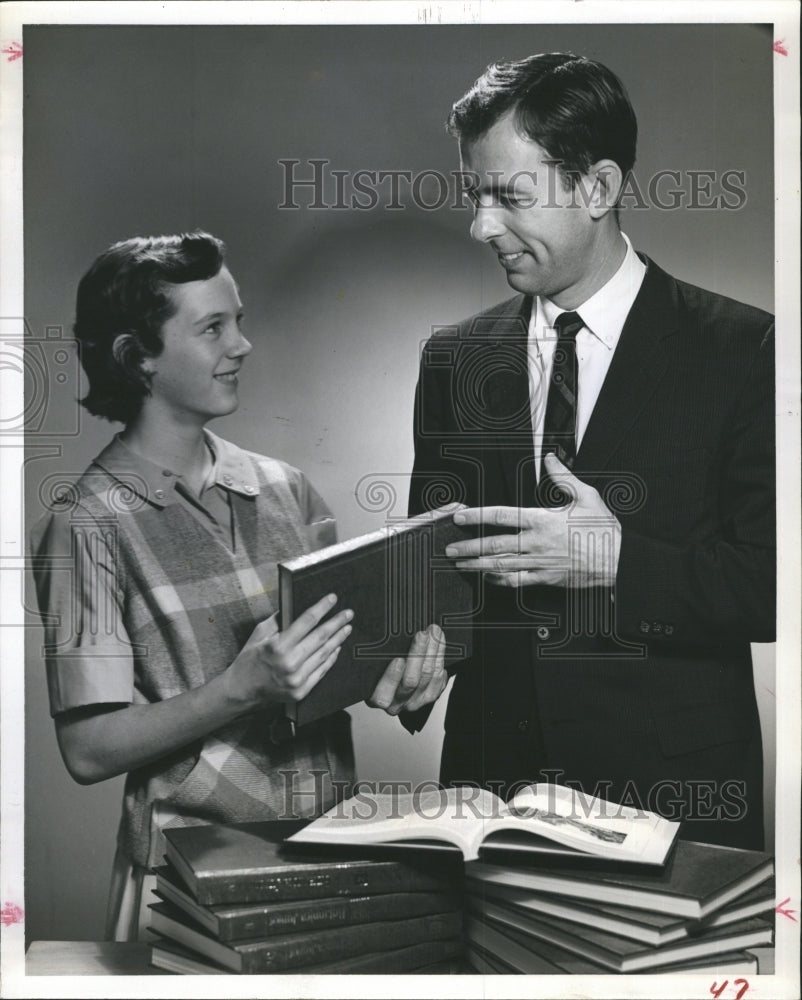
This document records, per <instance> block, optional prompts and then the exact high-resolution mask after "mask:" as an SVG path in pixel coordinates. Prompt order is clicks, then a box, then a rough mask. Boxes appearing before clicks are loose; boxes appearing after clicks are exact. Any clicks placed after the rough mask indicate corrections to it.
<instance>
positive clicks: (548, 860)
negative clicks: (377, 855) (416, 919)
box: [292, 784, 774, 974]
mask: <svg viewBox="0 0 802 1000" xmlns="http://www.w3.org/2000/svg"><path fill="white" fill-rule="evenodd" d="M366 804H368V803H367V802H366V797H365V796H360V799H359V800H356V799H354V800H347V801H346V802H345V803H343V804H341V806H340V807H338V809H337V811H336V814H335V813H334V812H332V813H331V814H324V815H323V816H322V817H320V818H319V819H317V820H315V821H314V822H312V823H310V824H309V825H308V826H306V827H304V828H303V829H302V830H300V831H299V832H298V833H296V834H294V835H293V837H292V840H293V841H302V842H306V843H315V844H336V843H340V844H345V843H347V844H377V843H382V844H385V845H388V844H395V845H396V846H402V845H407V846H408V845H410V844H412V843H415V844H417V845H418V847H419V848H423V847H424V846H426V847H429V848H431V847H434V846H435V844H437V843H439V844H440V847H441V849H442V848H444V847H445V846H446V845H451V850H452V851H455V852H457V851H458V852H459V854H458V856H461V857H462V858H464V860H465V862H466V864H465V907H466V914H465V936H466V958H467V960H468V962H469V963H470V964H471V966H472V967H473V969H475V970H476V971H480V972H485V973H487V972H489V973H496V972H517V973H544V972H545V973H548V972H551V973H555V974H559V973H562V974H565V973H577V974H578V973H601V974H603V973H608V974H609V973H638V972H640V973H643V972H652V971H656V972H660V973H663V972H671V971H707V970H708V969H716V970H726V971H727V972H728V973H732V974H735V973H741V972H754V971H756V959H755V957H754V955H752V954H751V953H749V952H748V951H747V949H750V948H753V947H754V948H760V949H762V950H764V951H765V948H766V946H770V945H771V944H772V943H773V933H774V925H773V916H774V914H773V910H774V884H773V874H774V860H773V858H772V856H771V855H769V854H764V853H762V852H758V851H746V850H738V849H735V848H729V847H720V846H716V845H712V844H699V843H693V842H691V841H685V840H678V839H677V834H678V831H679V824H677V823H672V822H669V821H668V820H666V819H664V818H662V817H660V816H657V815H655V814H654V813H649V812H646V811H644V810H642V809H640V810H636V809H634V808H631V807H628V806H621V805H617V804H615V803H611V802H606V801H605V800H603V799H600V798H591V797H586V796H583V795H582V794H580V793H578V792H575V791H574V790H572V789H569V788H566V787H563V786H560V785H555V784H539V785H531V786H528V787H527V788H524V789H522V790H521V791H520V792H519V793H518V794H517V795H516V796H515V797H514V798H513V799H512V801H511V802H506V803H505V802H503V801H502V800H501V799H498V798H497V797H496V796H494V795H492V794H491V793H490V792H488V791H486V790H483V789H477V788H465V789H454V788H452V789H447V790H442V791H432V792H429V793H427V794H426V795H420V796H417V797H415V796H411V797H408V798H407V800H399V798H397V797H395V798H386V797H382V796H375V797H373V798H371V799H370V801H369V804H370V807H371V809H370V820H369V821H365V820H364V818H363V817H364V809H365V806H366ZM767 915H768V916H769V917H771V918H772V919H767ZM758 971H760V970H758Z"/></svg>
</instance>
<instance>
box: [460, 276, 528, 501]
mask: <svg viewBox="0 0 802 1000" xmlns="http://www.w3.org/2000/svg"><path fill="white" fill-rule="evenodd" d="M531 310H532V299H531V298H530V297H529V296H524V295H519V296H516V297H515V298H513V299H510V300H509V301H508V302H505V303H504V304H503V305H502V307H501V308H500V310H499V312H498V314H497V315H496V316H494V317H493V321H492V324H490V325H489V326H488V328H487V331H486V332H485V331H478V330H477V331H474V332H475V334H478V335H479V336H481V338H482V340H483V342H484V345H483V347H484V357H483V361H482V365H481V372H482V376H481V377H482V379H483V381H484V397H485V400H486V403H487V411H486V416H487V424H486V426H487V430H488V431H490V434H489V435H488V445H489V448H488V454H487V455H486V462H485V468H486V469H487V467H488V464H489V461H490V455H491V454H492V455H493V456H495V458H496V460H497V461H498V464H499V466H500V472H501V485H502V491H501V495H500V494H498V493H496V489H495V485H494V483H492V482H491V481H489V482H488V483H486V488H485V493H486V495H487V496H488V502H500V497H501V496H502V495H503V498H504V500H505V501H506V503H509V504H520V503H522V502H526V504H527V505H528V504H530V503H531V497H532V496H533V494H534V488H535V479H534V440H533V437H532V419H531V410H530V402H529V362H528V356H527V339H528V333H529V317H530V314H531Z"/></svg>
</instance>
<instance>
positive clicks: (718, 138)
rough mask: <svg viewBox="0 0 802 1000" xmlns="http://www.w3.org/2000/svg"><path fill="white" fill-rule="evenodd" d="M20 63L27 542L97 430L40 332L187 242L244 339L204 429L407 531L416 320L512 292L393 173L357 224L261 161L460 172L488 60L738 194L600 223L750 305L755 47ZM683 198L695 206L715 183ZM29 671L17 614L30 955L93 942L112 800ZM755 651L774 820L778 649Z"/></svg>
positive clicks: (656, 162) (365, 738)
mask: <svg viewBox="0 0 802 1000" xmlns="http://www.w3.org/2000/svg"><path fill="white" fill-rule="evenodd" d="M24 47H25V67H24V71H25V80H24V85H25V146H24V162H25V174H24V177H25V187H24V196H25V292H26V300H25V313H26V319H27V321H28V324H29V326H30V330H31V334H32V338H33V339H32V342H31V343H32V346H33V350H32V352H31V353H30V355H29V356H30V357H31V358H32V359H39V361H40V362H41V363H40V364H39V363H37V364H34V365H30V366H29V370H28V372H27V376H28V383H29V384H28V391H29V399H35V401H36V405H35V407H34V409H33V410H31V412H30V415H31V417H32V426H33V432H32V433H31V435H30V436H29V442H28V443H29V450H28V455H27V459H28V461H27V482H26V490H27V517H28V520H29V523H32V522H33V521H34V520H35V519H36V518H37V517H38V516H39V515H40V513H41V511H42V495H43V494H47V491H48V488H50V487H51V486H52V484H53V482H54V479H53V476H54V475H55V474H56V473H59V474H63V476H69V475H70V474H74V473H78V472H80V471H81V470H82V469H83V468H84V466H85V465H86V463H87V462H88V460H89V459H90V458H92V456H93V455H95V454H97V452H98V451H99V450H100V449H101V447H102V446H103V444H104V443H105V442H106V440H107V439H108V437H109V436H110V434H111V433H112V432H113V431H114V430H117V429H118V428H117V427H112V426H110V425H108V424H105V423H103V422H101V421H97V420H94V419H93V418H90V417H88V416H86V415H84V416H79V414H78V409H77V407H76V403H75V399H76V396H77V395H79V394H80V393H81V392H82V386H81V382H80V379H79V376H78V374H77V372H76V371H75V370H74V369H73V360H74V359H73V356H72V355H71V354H69V350H68V351H67V352H66V353H64V352H62V345H61V344H60V343H59V336H60V335H61V336H62V337H63V338H64V339H68V338H69V336H70V333H69V331H70V324H71V322H72V317H73V303H74V293H75V287H76V284H77V281H78V279H79V278H80V276H81V274H82V273H83V271H84V270H85V269H86V267H87V266H88V265H89V263H90V262H91V260H92V259H93V258H94V257H95V255H96V254H97V253H98V252H99V251H100V250H102V249H103V248H104V247H105V246H106V245H107V244H109V243H110V242H112V241H114V240H117V239H121V238H123V237H126V236H129V235H133V234H147V233H158V232H175V231H183V230H189V229H193V228H196V227H202V228H205V229H207V230H209V231H211V232H213V233H215V234H216V235H218V236H220V237H221V238H223V239H224V240H225V241H226V242H227V244H228V246H229V263H230V267H231V270H232V272H233V274H234V275H235V277H236V278H237V279H238V281H239V284H240V287H241V292H242V297H243V301H244V303H245V307H246V312H247V320H246V322H247V332H248V336H249V337H250V339H251V340H252V341H253V345H254V350H253V353H252V355H251V357H250V358H249V359H248V362H247V364H246V367H245V370H244V373H243V375H242V376H241V400H242V404H241V407H240V409H239V411H238V412H237V413H236V414H234V415H232V416H230V417H228V418H226V419H225V420H222V421H219V422H218V423H217V424H215V425H214V429H215V430H216V431H217V432H218V433H221V434H223V435H224V436H227V437H229V438H231V439H233V440H234V441H236V442H237V443H239V444H240V445H242V446H244V447H246V448H251V449H254V450H256V451H260V452H263V453H267V454H270V455H274V456H276V457H280V458H283V459H285V460H287V461H289V462H291V463H292V464H294V465H297V466H299V467H300V468H302V469H303V470H304V471H305V472H306V473H307V474H308V476H309V477H310V478H311V480H312V482H313V483H314V484H315V485H316V487H317V488H318V489H319V490H320V492H321V493H322V494H323V495H324V496H325V497H326V499H327V500H328V502H329V503H330V505H331V506H332V507H333V509H334V511H335V513H336V514H337V517H338V519H339V522H340V535H341V537H343V538H347V537H349V536H352V535H355V534H359V533H362V532H365V531H369V530H372V529H373V528H375V527H378V526H380V525H381V524H383V523H384V520H385V518H386V517H387V516H396V515H399V514H403V512H404V509H405V504H406V493H407V478H406V477H407V474H408V472H409V469H410V466H411V461H412V442H411V430H410V427H411V419H412V400H413V392H414V387H415V379H416V370H417V362H418V354H419V350H420V347H421V344H422V342H423V341H424V340H425V338H426V337H427V336H428V334H429V332H430V330H431V329H432V327H433V326H437V325H443V324H448V323H452V322H455V321H456V320H458V319H461V318H464V317H466V316H468V315H470V314H472V313H474V312H476V311H478V310H480V309H483V308H486V307H487V306H489V305H491V304H492V303H493V302H496V301H499V300H501V299H503V298H506V297H507V296H508V295H509V294H510V292H509V289H508V287H507V285H506V282H505V280H504V277H503V274H502V272H501V270H500V269H499V268H498V266H497V264H496V261H495V258H494V255H493V254H492V253H490V252H489V251H488V250H487V248H482V247H479V246H476V245H475V244H472V243H471V241H470V240H469V238H468V227H469V224H470V212H469V210H468V209H466V208H463V209H457V208H454V207H452V206H451V202H452V199H451V198H449V199H448V200H447V203H446V204H444V205H442V206H441V207H439V208H436V209H432V210H430V211H427V210H424V209H423V208H420V207H415V206H414V205H413V204H412V203H411V200H412V199H411V198H410V185H409V184H408V183H406V182H404V181H403V178H402V176H401V175H398V177H399V181H398V184H399V189H398V192H397V197H396V198H395V199H394V198H393V192H392V190H391V180H390V179H387V180H386V181H385V182H384V183H379V182H378V180H377V183H376V190H377V192H378V196H379V197H378V204H377V205H376V207H374V208H372V209H370V210H359V209H350V208H346V209H343V208H335V207H330V208H321V209H312V208H309V207H308V205H309V203H310V201H311V200H312V198H313V194H314V193H313V192H312V191H311V189H309V188H303V189H296V193H295V195H294V199H293V200H294V201H295V202H296V204H298V205H299V206H301V207H299V208H298V209H297V210H292V209H288V208H282V207H280V206H281V205H282V203H283V202H285V201H286V200H287V199H286V198H285V194H286V190H285V181H286V170H287V169H288V168H287V167H286V166H284V167H282V165H281V164H280V163H279V161H281V160H297V161H300V163H299V165H297V166H296V167H295V168H294V169H295V171H296V174H295V176H296V178H299V179H308V178H311V177H312V174H313V167H312V166H311V165H310V164H309V161H310V160H312V159H318V160H326V161H328V164H327V165H325V167H323V168H320V169H324V170H325V171H326V172H327V179H326V184H327V191H326V192H325V194H324V200H325V201H327V202H328V204H329V205H331V204H332V203H335V202H336V201H337V192H336V188H335V183H336V178H335V176H334V175H333V174H331V171H335V170H339V171H346V172H349V176H350V175H353V172H355V171H358V170H366V171H410V172H412V174H413V175H415V174H418V173H420V172H422V171H425V170H434V171H439V172H441V173H442V174H443V175H444V176H446V177H447V176H448V175H449V173H450V172H451V171H453V170H455V169H456V167H457V160H456V153H455V148H454V144H453V142H452V140H451V139H450V138H449V137H448V136H447V135H446V134H445V132H444V129H443V121H444V119H445V117H446V115H447V112H448V109H449V107H450V105H451V102H452V101H453V100H454V99H455V98H456V97H458V96H459V95H460V93H461V92H462V91H463V90H464V89H465V88H466V87H467V86H468V85H469V84H470V83H471V82H472V81H473V79H474V78H475V77H476V76H477V75H478V74H479V73H480V72H481V71H482V70H483V69H484V67H485V66H486V65H487V64H488V63H489V62H491V61H493V60H497V59H504V58H519V57H522V56H525V55H527V54H530V53H532V52H539V51H551V50H566V49H570V50H573V51H575V52H578V53H582V54H586V55H588V56H591V57H593V58H597V59H600V60H601V61H602V62H604V63H606V64H608V65H609V66H610V67H611V68H613V69H614V70H615V71H617V72H618V73H619V75H620V76H621V77H622V79H623V80H624V82H625V84H626V86H627V87H628V89H629V92H630V95H631V97H632V100H633V103H634V105H635V108H636V111H637V113H638V117H639V122H640V136H641V138H640V155H639V159H638V165H637V177H638V179H639V181H640V182H641V183H642V185H644V186H645V185H646V184H647V183H648V180H649V178H650V177H652V176H653V175H654V174H655V173H656V172H657V171H659V170H677V171H681V172H684V171H688V170H701V171H707V170H711V171H718V172H719V173H721V172H724V171H731V170H735V171H738V172H743V174H744V177H745V181H744V183H743V184H742V185H740V186H741V187H743V188H744V190H745V192H746V201H745V204H743V205H742V206H740V207H739V208H737V209H734V210H733V209H726V208H719V210H713V209H710V208H707V209H705V208H690V207H687V206H686V207H684V208H677V209H675V210H660V209H658V208H654V207H653V208H650V209H648V210H634V209H631V210H628V211H626V212H625V213H624V216H623V224H624V228H625V231H626V232H627V233H628V234H629V235H630V237H631V238H632V240H633V242H634V244H635V245H636V247H638V248H640V249H642V250H644V251H645V252H647V253H648V254H649V255H651V256H652V257H653V258H654V259H655V260H656V261H657V262H658V263H659V264H660V265H661V266H663V267H664V268H666V269H667V270H668V271H670V272H673V273H674V274H676V275H677V276H678V277H680V278H683V279H686V280H689V281H692V282H695V283H698V284H701V285H704V286H707V287H709V288H712V289H714V290H716V291H719V292H723V293H725V294H728V295H732V296H734V297H736V298H739V299H742V300H745V301H746V302H749V303H753V304H755V305H758V306H761V307H763V308H765V309H769V310H771V309H772V308H773V257H774V254H773V140H772V135H773V131H772V130H773V118H772V79H771V68H772V62H771V31H770V30H769V28H768V27H766V26H755V25H741V26H713V25H672V26H648V25H608V26H593V25H583V26H576V27H574V26H552V25H549V26H538V25H526V26H524V25H507V26H492V27H483V26H453V27H400V26H389V27H373V26H363V27H359V26H346V27H335V28H328V27H317V26H316V27H292V26H282V27H270V26H265V27H182V26H176V27H111V26H109V27H92V26H71V27H59V26H46V25H42V26H36V27H30V28H28V29H27V30H26V32H25V37H24ZM363 177H364V175H363ZM738 183H739V182H736V186H738ZM436 185H437V182H436V181H435V180H434V179H433V178H432V177H431V176H430V177H429V180H428V181H427V182H426V183H425V184H422V186H421V188H420V193H421V195H422V196H423V197H424V198H425V199H426V200H427V202H428V203H429V204H435V203H436V202H437V201H438V200H439V193H440V192H439V189H438V187H437V186H436ZM674 186H678V187H680V188H684V189H685V191H686V193H687V191H688V188H689V180H688V178H687V176H685V175H683V177H682V179H681V183H680V184H679V185H674V184H673V183H672V181H671V180H670V179H669V180H668V181H666V182H665V183H664V184H663V187H662V188H661V190H662V191H669V190H670V189H671V188H672V187H674ZM453 187H454V185H453V182H452V184H451V188H452V190H453ZM702 187H703V188H704V184H702ZM705 190H706V192H707V195H708V196H707V197H702V199H701V200H702V202H703V203H705V202H707V203H709V201H710V198H711V197H714V196H715V195H716V194H717V191H718V190H719V189H718V188H717V187H716V185H715V184H714V185H713V188H712V189H705ZM348 197H350V194H349V192H346V198H348ZM370 200H371V199H370V198H369V197H363V198H362V199H361V201H362V202H363V203H369V202H370ZM663 200H664V202H666V203H669V204H670V203H671V201H672V198H671V197H669V196H667V195H666V196H665V197H664V199H663ZM730 201H732V199H730ZM393 202H394V203H395V205H396V206H397V207H395V208H393V207H390V206H391V205H392V204H393ZM346 203H347V201H346ZM67 347H68V348H69V345H67ZM63 476H62V478H63ZM29 603H30V594H29ZM40 649H41V631H40V629H39V628H38V627H36V625H35V622H34V619H33V617H32V618H31V627H30V629H29V631H28V659H27V665H26V679H27V684H26V744H25V752H26V779H27V780H26V812H27V828H26V831H27V836H26V896H27V900H26V916H27V932H28V937H29V939H35V938H66V939H74V938H88V939H92V938H98V937H101V936H102V930H103V911H104V906H105V896H106V888H107V882H108V875H109V868H110V863H111V859H112V856H113V849H114V838H115V832H116V824H117V819H118V810H119V802H120V798H121V791H122V779H117V780H113V781H109V782H107V783H105V784H103V785H101V786H95V787H91V788H81V787H79V786H77V785H75V784H73V783H72V782H71V781H70V779H69V777H68V776H67V774H66V771H65V769H64V767H63V765H62V763H61V760H60V758H59V754H58V749H57V747H56V741H55V736H54V732H53V725H52V721H51V720H50V717H49V712H48V704H47V695H46V686H45V676H44V668H43V665H42V660H41V655H40ZM757 654H758V683H757V686H758V693H759V697H760V701H761V710H762V712H763V716H764V733H765V742H766V751H767V753H766V760H767V772H768V778H769V783H768V791H767V795H768V801H769V806H770V810H769V814H770V816H771V815H772V813H773V801H774V797H773V774H774V771H773V767H774V757H775V751H774V742H775V730H774V706H773V704H772V696H771V694H770V692H771V691H773V690H774V685H773V680H772V679H773V670H774V662H773V647H762V648H759V649H757ZM353 716H354V721H355V733H356V746H357V754H358V767H359V773H360V776H361V777H362V778H366V779H374V778H379V777H383V778H410V779H423V778H431V777H434V776H436V774H437V766H438V756H439V748H440V742H441V739H442V703H441V705H440V706H439V708H438V711H437V712H436V713H435V715H434V716H433V717H432V719H431V721H430V722H429V724H428V725H427V727H426V729H425V730H424V732H423V733H422V734H420V735H418V736H417V737H414V738H413V737H410V736H408V735H407V734H406V733H405V732H404V730H403V729H402V727H401V726H400V724H399V723H398V721H397V720H393V719H390V718H388V717H386V716H384V715H382V714H381V713H378V712H375V711H371V710H369V709H367V708H366V707H364V706H363V707H361V708H357V709H355V710H354V711H353ZM769 833H770V835H771V834H773V822H771V821H770V829H769Z"/></svg>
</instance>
